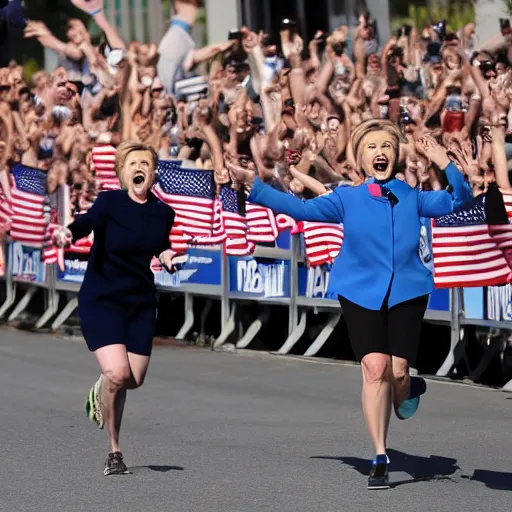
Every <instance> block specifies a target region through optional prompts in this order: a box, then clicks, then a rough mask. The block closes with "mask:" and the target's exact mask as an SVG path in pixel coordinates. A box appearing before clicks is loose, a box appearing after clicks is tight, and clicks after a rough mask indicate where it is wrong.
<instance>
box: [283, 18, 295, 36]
mask: <svg viewBox="0 0 512 512" xmlns="http://www.w3.org/2000/svg"><path fill="white" fill-rule="evenodd" d="M281 30H289V31H290V35H294V34H295V33H296V32H297V22H296V21H294V20H290V19H289V18H285V19H284V20H283V21H282V22H281Z"/></svg>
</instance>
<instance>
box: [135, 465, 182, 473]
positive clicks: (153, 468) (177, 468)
mask: <svg viewBox="0 0 512 512" xmlns="http://www.w3.org/2000/svg"><path fill="white" fill-rule="evenodd" d="M130 469H134V470H137V469H149V470H150V471H156V472H158V473H167V472H169V471H184V470H185V468H184V467H182V466H154V465H149V466H132V467H130Z"/></svg>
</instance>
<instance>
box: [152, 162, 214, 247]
mask: <svg viewBox="0 0 512 512" xmlns="http://www.w3.org/2000/svg"><path fill="white" fill-rule="evenodd" d="M153 191H154V193H155V195H156V196H157V197H158V198H159V199H160V200H161V201H163V202H164V203H166V204H168V205H169V206H171V207H172V208H173V210H174V211H175V213H176V218H175V220H174V226H173V228H172V230H171V235H170V240H171V247H172V249H173V250H174V251H175V252H177V253H183V252H186V251H187V249H188V247H189V246H190V245H204V244H207V243H212V242H211V240H212V239H213V235H214V220H215V211H216V202H215V191H214V183H213V173H212V172H211V171H198V170H195V169H182V168H179V167H177V166H176V164H175V163H174V162H167V161H161V162H160V163H159V166H158V183H157V185H156V186H155V187H154V190H153Z"/></svg>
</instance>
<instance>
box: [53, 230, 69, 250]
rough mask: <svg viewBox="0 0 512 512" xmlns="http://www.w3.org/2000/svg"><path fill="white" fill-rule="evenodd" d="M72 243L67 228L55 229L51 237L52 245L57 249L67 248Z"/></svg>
mask: <svg viewBox="0 0 512 512" xmlns="http://www.w3.org/2000/svg"><path fill="white" fill-rule="evenodd" d="M72 241H73V235H72V234H71V231H70V230H69V229H68V228H64V227H60V228H57V229H56V230H55V231H54V232H53V235H52V243H53V245H55V246H57V247H58V248H59V249H64V248H65V247H69V246H70V245H71V243H72Z"/></svg>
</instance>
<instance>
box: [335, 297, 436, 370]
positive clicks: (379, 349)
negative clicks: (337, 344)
mask: <svg viewBox="0 0 512 512" xmlns="http://www.w3.org/2000/svg"><path fill="white" fill-rule="evenodd" d="M339 301H340V304H341V308H342V310H343V316H344V317H345V322H346V323H347V328H348V335H349V337H350V344H351V346H352V350H353V351H354V354H355V356H356V358H357V360H358V361H359V362H361V361H362V359H363V357H364V356H366V355H368V354H372V353H379V354H387V355H390V356H396V357H401V358H403V359H406V360H407V361H409V363H411V364H414V362H415V360H416V356H417V354H418V348H419V345H420V337H421V326H422V323H423V317H424V315H425V311H426V309H427V305H428V295H423V296H421V297H417V298H415V299H411V300H408V301H406V302H402V303H401V304H397V305H396V306H393V307H392V308H388V307H387V306H384V307H383V308H382V309H381V310H380V311H374V310H372V309H366V308H363V307H362V306H358V305H357V304H354V303H353V302H351V301H349V300H347V299H345V298H344V297H342V296H341V295H340V296H339Z"/></svg>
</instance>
